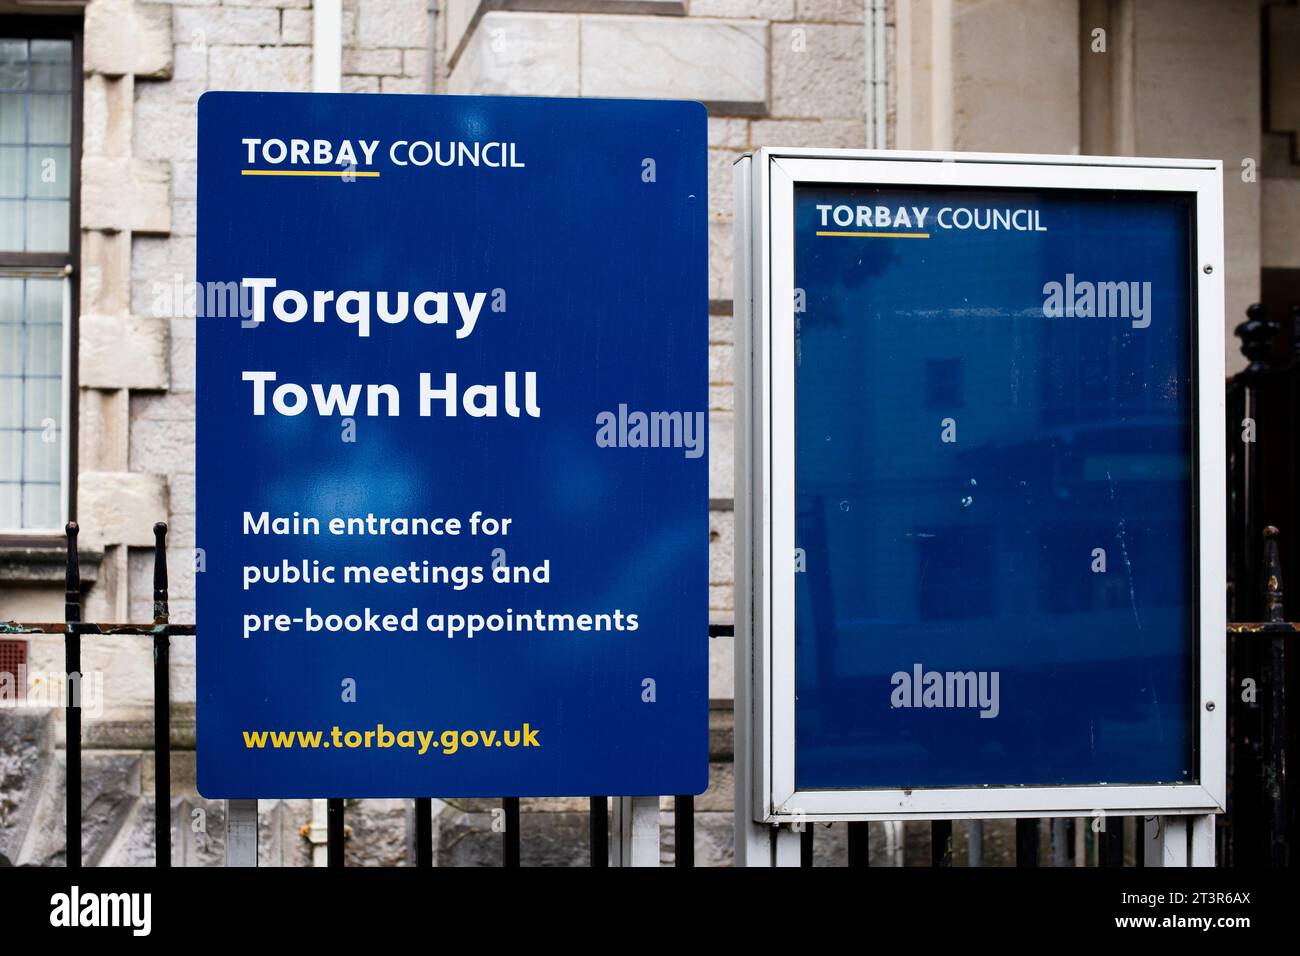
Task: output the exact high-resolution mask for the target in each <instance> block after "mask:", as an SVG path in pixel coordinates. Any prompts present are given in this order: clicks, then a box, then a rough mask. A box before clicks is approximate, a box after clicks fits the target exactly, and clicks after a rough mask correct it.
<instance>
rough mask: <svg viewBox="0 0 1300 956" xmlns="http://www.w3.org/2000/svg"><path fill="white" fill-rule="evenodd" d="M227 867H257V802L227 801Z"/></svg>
mask: <svg viewBox="0 0 1300 956" xmlns="http://www.w3.org/2000/svg"><path fill="white" fill-rule="evenodd" d="M226 866H257V801H256V800H227V801H226Z"/></svg>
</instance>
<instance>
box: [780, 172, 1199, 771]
mask: <svg viewBox="0 0 1300 956" xmlns="http://www.w3.org/2000/svg"><path fill="white" fill-rule="evenodd" d="M1194 215H1195V200H1194V198H1193V197H1191V196H1189V195H1187V194H1179V193H1164V194H1151V193H1145V194H1139V193H1124V192H1114V191H1102V190H1078V191H1070V190H1059V189H1055V190H1029V189H987V188H954V187H942V188H940V187H912V186H908V187H893V186H891V187H880V188H877V187H872V186H820V185H799V186H796V187H795V238H794V256H795V259H794V262H795V286H796V287H797V293H798V294H801V295H802V296H804V297H805V299H804V301H802V302H799V301H798V300H797V301H796V320H797V332H796V338H797V341H796V350H795V354H796V371H795V391H796V425H795V427H796V448H797V451H796V463H795V476H796V487H797V495H796V512H795V520H796V526H795V527H796V542H797V544H798V546H799V548H800V549H801V554H802V560H803V562H804V563H805V567H804V568H803V570H802V573H799V574H797V576H796V581H797V584H796V610H795V618H796V639H795V648H796V650H795V664H796V678H795V680H796V687H797V695H798V700H797V703H796V705H795V780H796V783H797V787H798V789H800V790H818V789H822V790H829V789H872V788H881V789H911V788H917V789H919V788H927V787H959V786H980V785H1040V786H1052V785H1084V784H1102V783H1108V784H1125V783H1129V784H1148V783H1192V782H1195V780H1196V776H1197V763H1196V747H1197V739H1196V737H1197V729H1196V714H1197V700H1198V698H1197V696H1196V688H1197V680H1196V672H1195V671H1196V627H1197V611H1196V608H1197V590H1196V587H1197V581H1196V576H1197V570H1196V562H1195V555H1196V541H1197V525H1196V521H1197V518H1196V508H1195V498H1194V493H1195V482H1194V479H1195V476H1194V473H1193V462H1194V461H1195V458H1194V454H1193V452H1194V447H1193V434H1194V423H1195V411H1194V409H1195V401H1196V387H1195V386H1196V383H1195V381H1194V379H1193V361H1194V357H1195V355H1196V339H1195V319H1194V309H1195V299H1194V280H1195V275H1194V274H1193V272H1192V269H1193V266H1192V264H1191V263H1192V262H1193V260H1192V255H1193V254H1194V236H1195V232H1194V222H1193V218H1194Z"/></svg>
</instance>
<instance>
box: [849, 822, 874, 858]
mask: <svg viewBox="0 0 1300 956" xmlns="http://www.w3.org/2000/svg"><path fill="white" fill-rule="evenodd" d="M868 826H869V824H868V823H867V821H865V820H854V821H853V822H851V823H850V824H849V866H870V865H871V861H870V856H871V840H870V832H871V831H870V830H868V829H867V828H868Z"/></svg>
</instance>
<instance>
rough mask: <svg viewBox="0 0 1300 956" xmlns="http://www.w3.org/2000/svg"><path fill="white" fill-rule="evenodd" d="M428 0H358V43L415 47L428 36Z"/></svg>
mask: <svg viewBox="0 0 1300 956" xmlns="http://www.w3.org/2000/svg"><path fill="white" fill-rule="evenodd" d="M428 29H429V13H428V8H427V3H426V0H358V3H357V45H358V46H363V47H384V46H395V47H403V46H412V45H417V44H422V43H423V42H424V38H425V37H426V36H427V35H428Z"/></svg>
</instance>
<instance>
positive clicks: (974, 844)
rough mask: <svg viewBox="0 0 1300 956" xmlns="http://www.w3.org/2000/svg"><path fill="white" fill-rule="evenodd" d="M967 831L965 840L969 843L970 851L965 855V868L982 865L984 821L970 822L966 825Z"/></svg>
mask: <svg viewBox="0 0 1300 956" xmlns="http://www.w3.org/2000/svg"><path fill="white" fill-rule="evenodd" d="M968 827H969V829H968V830H967V831H966V838H967V840H968V841H969V846H970V850H969V852H968V853H967V855H966V856H967V859H966V865H967V866H983V865H984V821H983V820H971V821H970V822H969V824H968Z"/></svg>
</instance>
